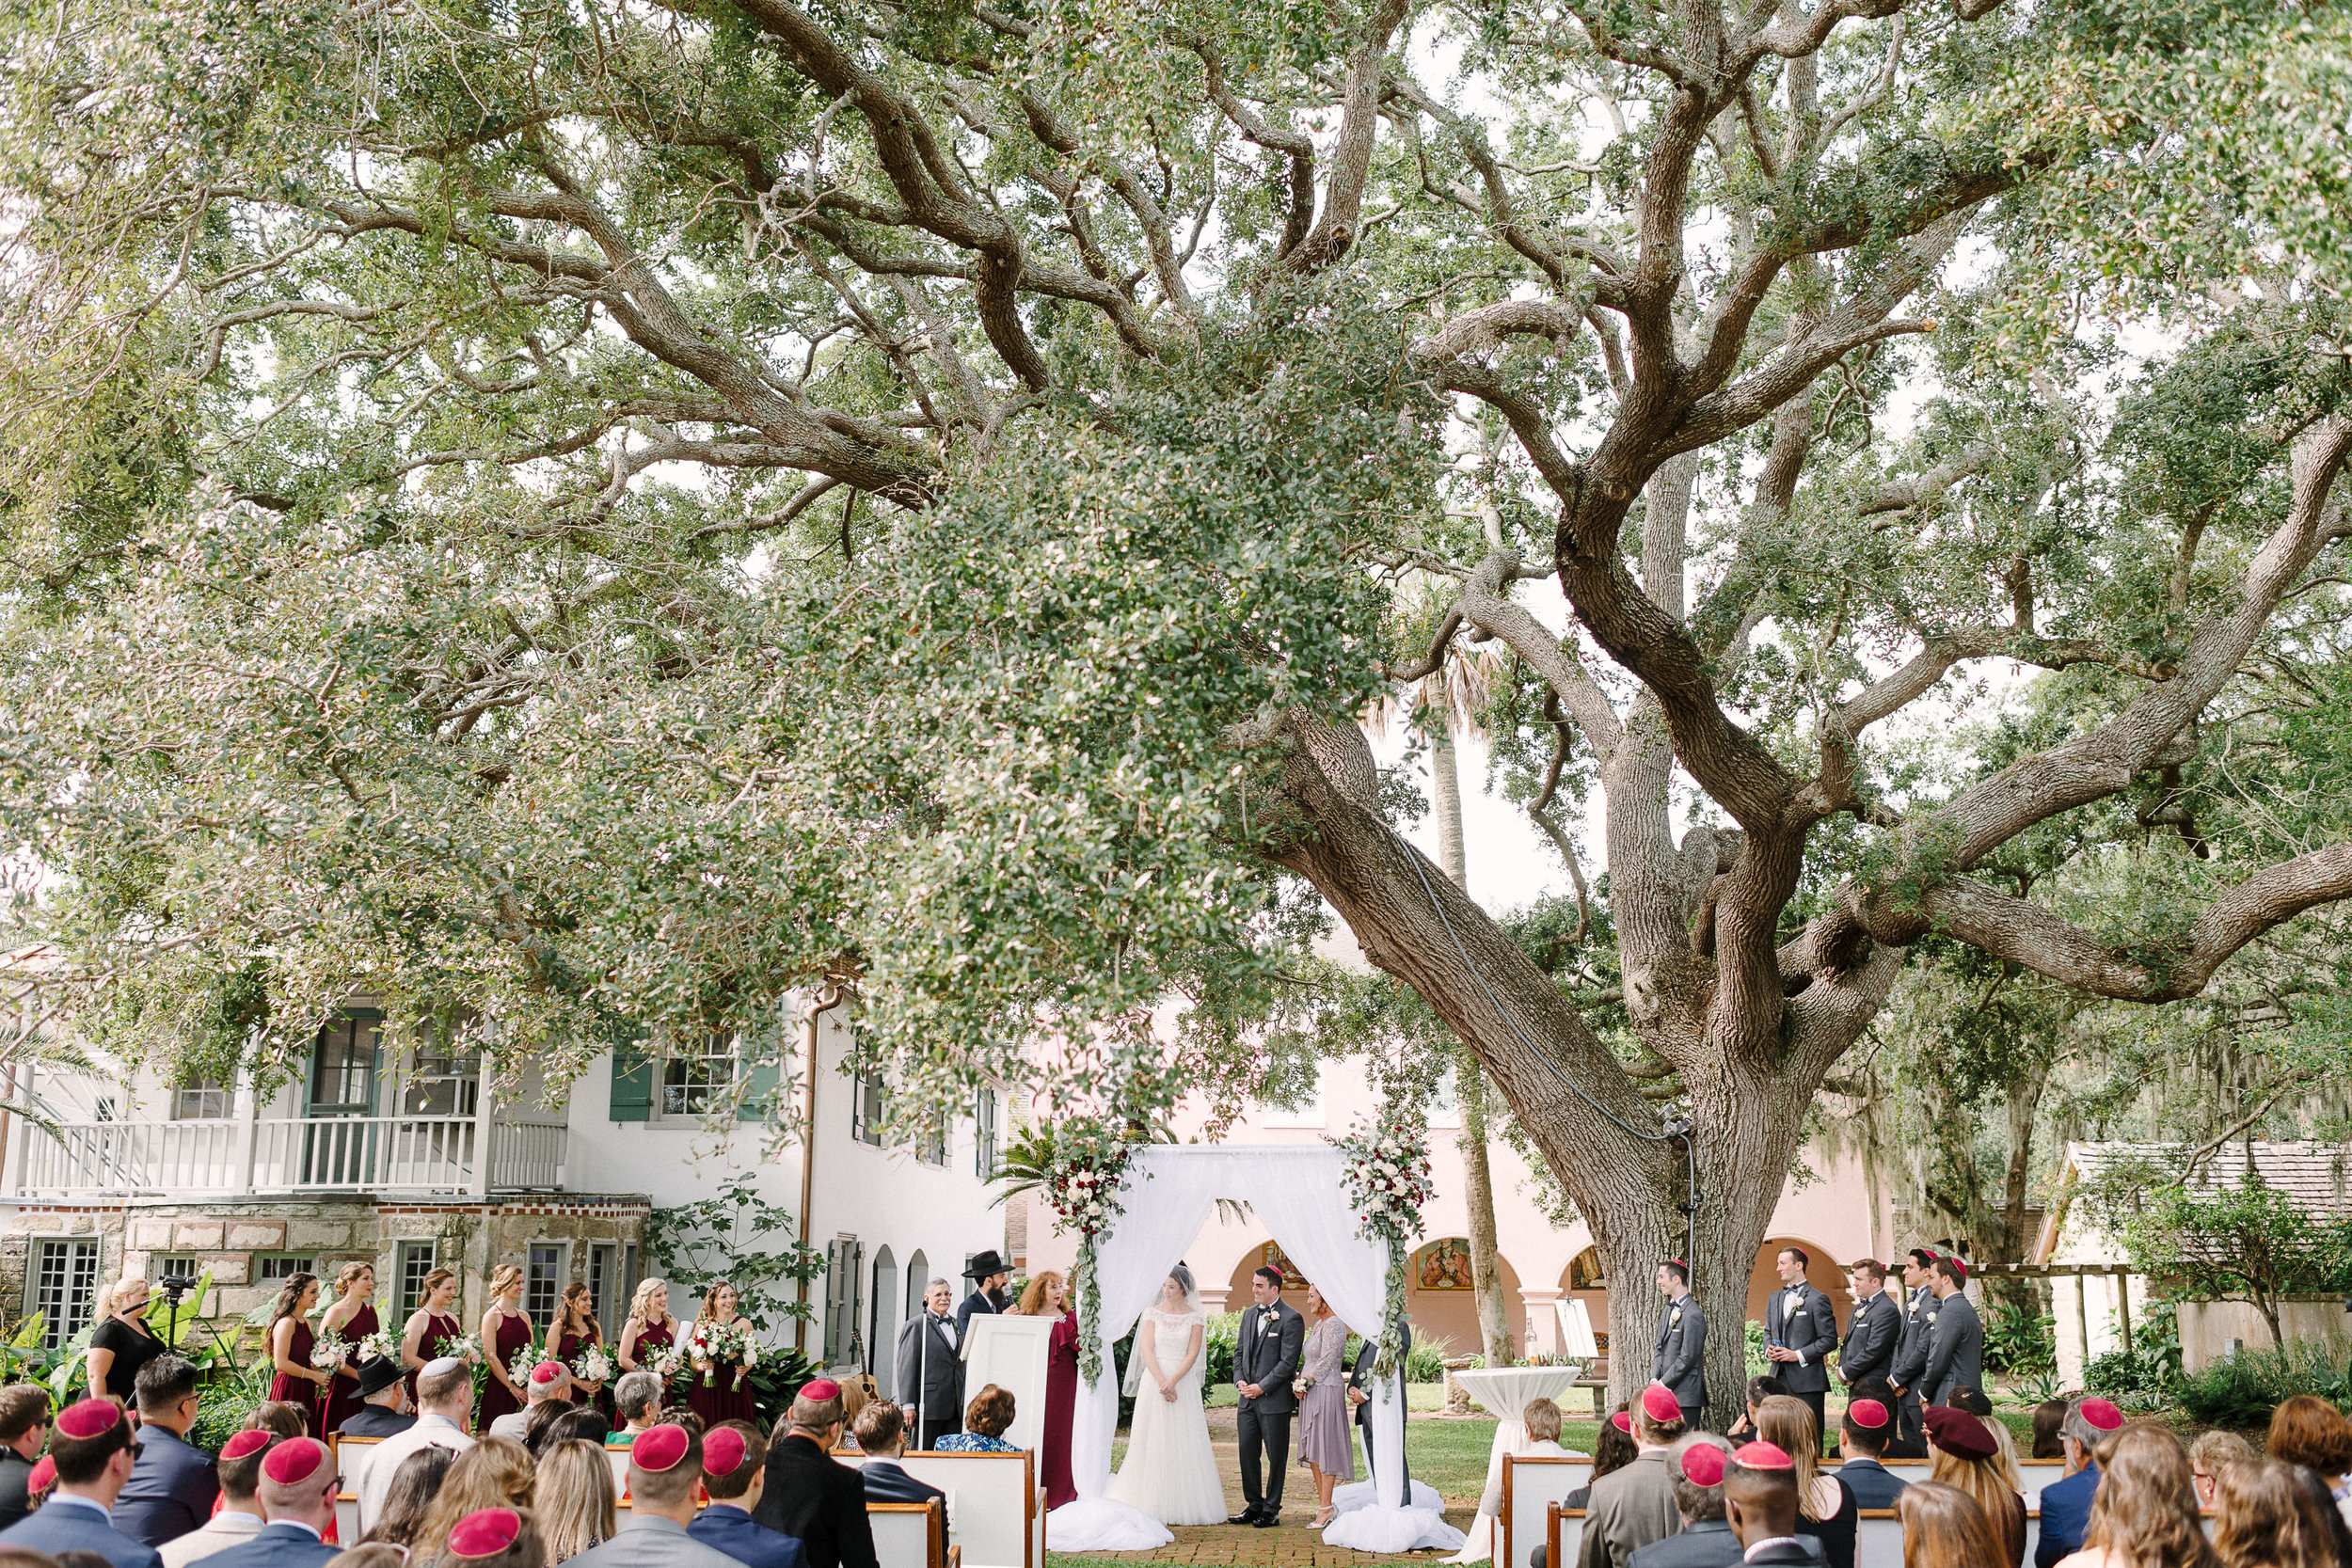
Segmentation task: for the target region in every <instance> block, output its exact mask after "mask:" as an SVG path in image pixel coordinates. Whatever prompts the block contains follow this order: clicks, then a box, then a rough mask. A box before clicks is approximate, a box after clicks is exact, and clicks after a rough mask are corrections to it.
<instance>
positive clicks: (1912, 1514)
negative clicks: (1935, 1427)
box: [1895, 1481, 2001, 1568]
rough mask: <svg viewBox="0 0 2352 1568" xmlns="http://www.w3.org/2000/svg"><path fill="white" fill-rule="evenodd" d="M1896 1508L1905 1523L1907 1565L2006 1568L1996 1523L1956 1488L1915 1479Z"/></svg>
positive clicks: (1915, 1567) (1909, 1567) (1910, 1567)
mask: <svg viewBox="0 0 2352 1568" xmlns="http://www.w3.org/2000/svg"><path fill="white" fill-rule="evenodd" d="M1895 1512H1896V1513H1898V1514H1899V1515H1900V1516H1901V1519H1902V1527H1903V1568H2001V1545H2000V1543H1999V1542H1997V1541H1995V1540H1994V1538H1993V1521H1992V1520H1990V1519H1988V1518H1986V1517H1985V1516H1984V1510H1983V1509H1982V1508H1981V1507H1979V1506H1978V1503H1977V1499H1976V1498H1974V1497H1970V1496H1969V1495H1968V1494H1967V1493H1965V1492H1963V1491H1962V1490H1961V1489H1960V1488H1959V1487H1957V1486H1946V1485H1944V1484H1943V1483H1942V1482H1940V1481H1913V1482H1912V1483H1911V1484H1910V1485H1909V1486H1906V1487H1904V1488H1903V1495H1902V1497H1900V1498H1899V1499H1898V1500H1897V1501H1896V1504H1895Z"/></svg>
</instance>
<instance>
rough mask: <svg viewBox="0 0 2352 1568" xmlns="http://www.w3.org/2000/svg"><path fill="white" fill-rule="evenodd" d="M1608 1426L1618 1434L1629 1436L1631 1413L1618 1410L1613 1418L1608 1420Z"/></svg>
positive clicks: (1631, 1425)
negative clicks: (1613, 1428)
mask: <svg viewBox="0 0 2352 1568" xmlns="http://www.w3.org/2000/svg"><path fill="white" fill-rule="evenodd" d="M1609 1424H1610V1425H1611V1426H1613V1427H1615V1428H1616V1429H1617V1430H1618V1431H1619V1432H1622V1433H1628V1434H1630V1433H1632V1431H1633V1412H1632V1411H1630V1410H1620V1411H1618V1412H1617V1413H1616V1414H1615V1415H1614V1416H1612V1417H1610V1418H1609Z"/></svg>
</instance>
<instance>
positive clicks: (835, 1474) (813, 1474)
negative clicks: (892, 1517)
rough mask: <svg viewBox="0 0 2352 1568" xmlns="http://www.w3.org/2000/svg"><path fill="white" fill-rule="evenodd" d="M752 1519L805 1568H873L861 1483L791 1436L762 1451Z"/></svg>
mask: <svg viewBox="0 0 2352 1568" xmlns="http://www.w3.org/2000/svg"><path fill="white" fill-rule="evenodd" d="M752 1517H753V1518H754V1519H755V1520H757V1521H758V1522H759V1523H761V1524H763V1525H765V1526H767V1527H768V1528H770V1529H771V1530H774V1531H775V1532H776V1533H777V1534H778V1535H788V1536H791V1537H792V1538H793V1539H794V1540H796V1541H798V1542H799V1543H800V1544H801V1549H802V1550H803V1551H804V1552H806V1553H807V1554H808V1568H876V1565H875V1562H874V1531H873V1528H872V1527H871V1526H869V1525H868V1524H867V1523H866V1482H865V1481H864V1479H863V1478H861V1477H860V1476H859V1475H858V1473H857V1472H856V1471H855V1470H853V1469H851V1468H850V1466H848V1465H844V1464H842V1463H840V1462H839V1461H838V1460H836V1459H834V1457H833V1456H832V1455H831V1454H829V1453H827V1452H825V1450H824V1449H820V1448H818V1446H817V1445H816V1443H815V1442H814V1441H812V1440H811V1439H809V1438H807V1437H803V1435H801V1434H800V1433H797V1432H796V1433H792V1434H791V1435H789V1436H787V1438H785V1440H784V1441H783V1442H781V1443H778V1444H777V1445H776V1446H775V1447H774V1448H772V1449H769V1450H768V1485H767V1490H766V1491H765V1492H764V1493H762V1494H761V1496H760V1499H759V1506H758V1507H757V1508H756V1509H754V1510H753V1511H752Z"/></svg>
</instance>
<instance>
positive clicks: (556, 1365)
mask: <svg viewBox="0 0 2352 1568" xmlns="http://www.w3.org/2000/svg"><path fill="white" fill-rule="evenodd" d="M564 1375H566V1374H565V1372H564V1363H562V1362H561V1361H542V1362H540V1363H539V1364H538V1365H537V1366H535V1367H533V1368H532V1369H531V1381H532V1382H533V1383H553V1382H554V1381H555V1380H556V1379H558V1378H560V1377H563V1376H564Z"/></svg>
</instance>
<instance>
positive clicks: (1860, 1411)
mask: <svg viewBox="0 0 2352 1568" xmlns="http://www.w3.org/2000/svg"><path fill="white" fill-rule="evenodd" d="M1846 1415H1847V1417H1848V1418H1850V1419H1851V1421H1852V1422H1853V1424H1854V1425H1856V1426H1858V1427H1861V1428H1863V1429H1864V1430H1865V1431H1868V1432H1875V1431H1877V1430H1878V1429H1879V1428H1880V1427H1883V1426H1884V1425H1885V1424H1886V1406H1884V1405H1883V1404H1881V1403H1879V1402H1878V1401H1876V1400H1856V1401H1854V1402H1853V1403H1851V1404H1850V1405H1848V1406H1846Z"/></svg>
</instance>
